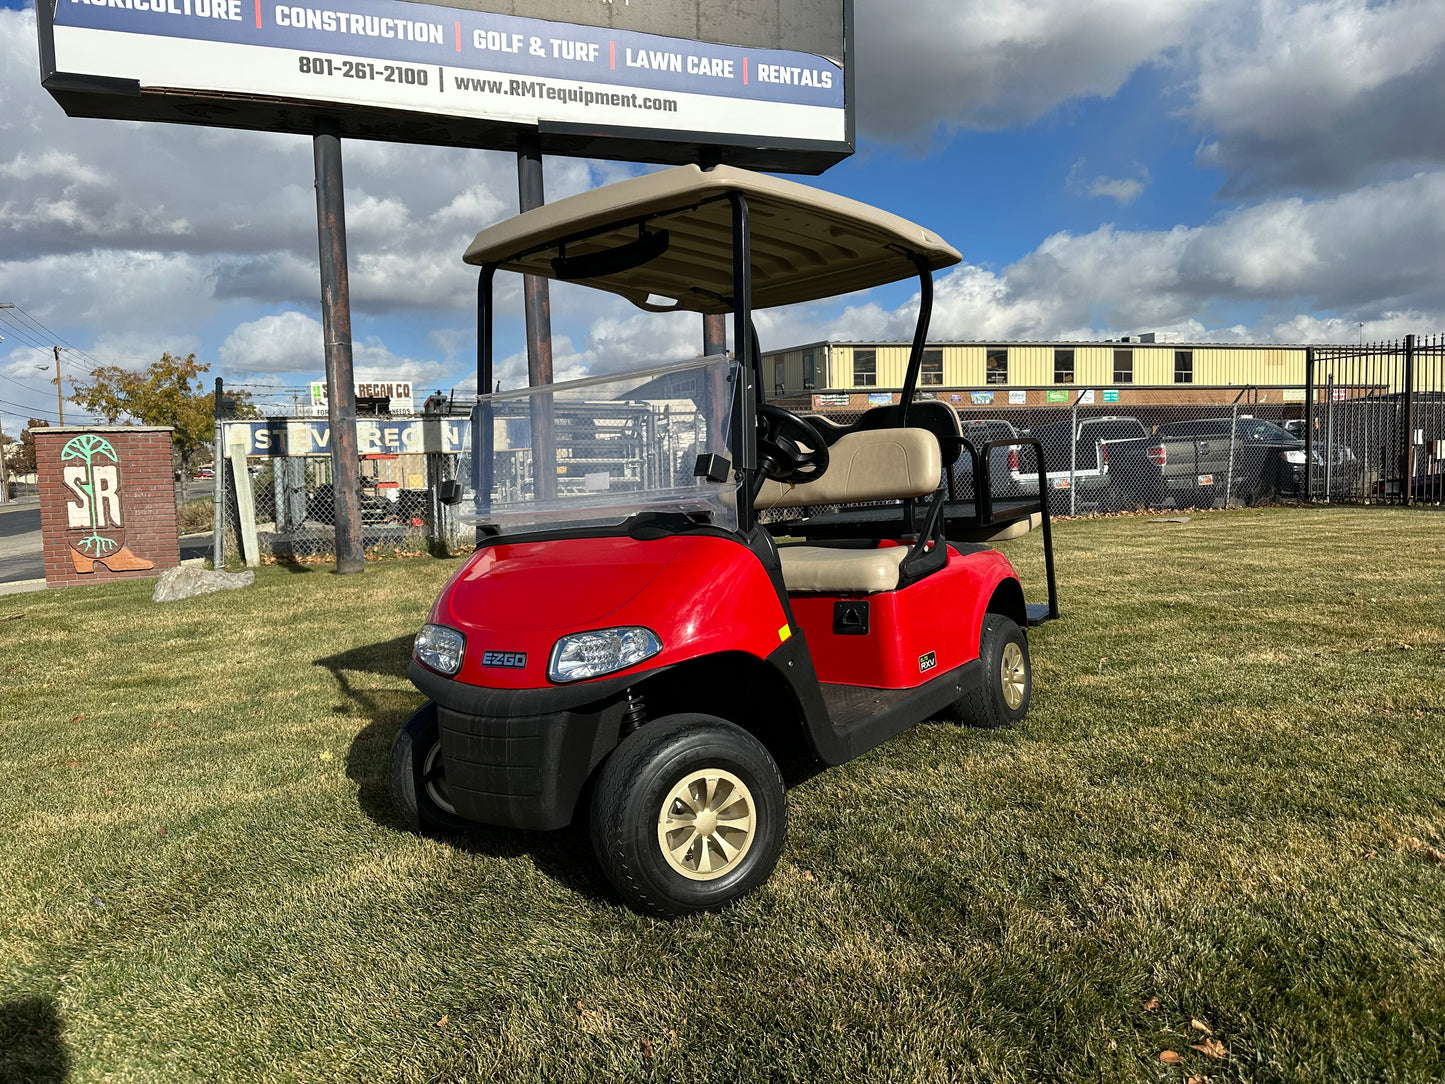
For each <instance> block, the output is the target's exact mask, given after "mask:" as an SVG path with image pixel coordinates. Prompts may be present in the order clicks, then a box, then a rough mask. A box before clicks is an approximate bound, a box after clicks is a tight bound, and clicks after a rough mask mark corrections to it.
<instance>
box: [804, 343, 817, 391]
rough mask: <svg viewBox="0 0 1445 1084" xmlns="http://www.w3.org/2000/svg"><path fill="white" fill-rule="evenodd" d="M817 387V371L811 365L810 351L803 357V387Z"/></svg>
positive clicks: (811, 354) (811, 355)
mask: <svg viewBox="0 0 1445 1084" xmlns="http://www.w3.org/2000/svg"><path fill="white" fill-rule="evenodd" d="M817 386H818V370H817V368H816V366H815V365H814V364H813V352H812V351H811V350H810V351H808V352H807V353H806V354H804V355H803V387H805V388H807V389H809V390H810V391H811V390H812V389H813V388H816V387H817Z"/></svg>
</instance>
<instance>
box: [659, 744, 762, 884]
mask: <svg viewBox="0 0 1445 1084" xmlns="http://www.w3.org/2000/svg"><path fill="white" fill-rule="evenodd" d="M756 834H757V806H756V803H754V801H753V793H752V791H750V790H748V788H747V785H746V784H744V783H743V781H742V780H741V779H739V778H738V777H737V776H735V775H733V773H732V772H729V771H724V770H723V769H722V768H701V769H699V770H698V771H695V772H689V773H688V774H687V775H685V776H683V777H682V779H680V780H679V781H678V783H677V785H676V786H675V787H673V788H672V790H670V791H668V793H667V797H666V798H664V799H663V800H662V809H661V810H660V811H659V812H658V815H657V843H658V846H660V847H661V848H662V857H663V858H665V859H667V864H668V865H669V866H671V867H672V868H673V869H674V870H675V871H676V872H678V873H680V874H682V875H683V876H684V877H686V878H688V879H689V880H693V881H712V880H716V879H717V878H718V877H721V876H722V875H723V874H725V873H728V872H730V871H731V870H733V869H735V868H737V865H738V863H739V862H741V861H742V860H743V856H744V855H746V854H747V853H748V848H749V847H751V846H752V845H753V837H754V836H755V835H756Z"/></svg>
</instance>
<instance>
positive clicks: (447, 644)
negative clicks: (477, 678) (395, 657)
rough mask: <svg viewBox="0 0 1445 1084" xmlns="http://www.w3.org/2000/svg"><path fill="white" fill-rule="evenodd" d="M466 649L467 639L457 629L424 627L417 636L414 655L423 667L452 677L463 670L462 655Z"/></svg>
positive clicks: (413, 649)
mask: <svg viewBox="0 0 1445 1084" xmlns="http://www.w3.org/2000/svg"><path fill="white" fill-rule="evenodd" d="M466 647H467V638H466V637H465V636H463V635H462V634H461V633H459V632H458V631H457V630H456V629H449V628H447V627H446V626H445V625H423V626H422V627H421V631H420V632H419V633H417V634H416V643H415V644H413V645H412V654H414V655H415V656H416V658H417V661H418V662H420V663H421V664H422V665H424V666H428V667H430V668H431V669H433V670H435V671H436V672H437V673H438V674H446V675H447V676H448V677H450V676H451V675H453V674H455V673H456V672H457V671H458V670H460V669H461V668H462V654H463V652H465V651H466Z"/></svg>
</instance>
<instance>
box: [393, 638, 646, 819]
mask: <svg viewBox="0 0 1445 1084" xmlns="http://www.w3.org/2000/svg"><path fill="white" fill-rule="evenodd" d="M407 674H408V676H410V678H411V680H412V684H414V685H415V686H416V687H417V688H418V689H420V690H421V691H422V692H423V693H424V694H426V695H427V696H428V697H430V698H431V699H432V700H434V701H436V705H437V721H438V723H439V724H440V730H441V743H442V756H443V758H444V761H445V765H446V776H447V791H448V793H449V795H450V797H451V800H452V804H453V805H454V806H455V807H456V811H457V813H458V815H460V816H462V817H466V818H467V819H469V820H474V821H479V822H481V823H482V824H494V825H499V826H501V827H505V828H532V829H542V830H546V829H553V828H561V827H563V826H565V825H567V824H568V823H570V822H571V820H572V815H573V812H574V810H575V809H576V806H577V798H578V796H579V795H580V794H581V793H582V787H583V785H584V784H585V783H586V782H587V777H588V776H589V775H591V774H592V771H593V769H594V768H596V767H597V765H599V764H601V763H602V761H603V760H604V759H605V758H606V756H607V754H608V753H610V752H612V750H613V748H614V747H615V746H616V745H617V742H618V737H619V733H620V729H621V724H622V715H623V712H624V711H625V710H626V708H627V695H626V694H627V689H628V688H629V687H630V686H632V685H634V684H636V683H637V682H639V681H641V680H643V679H644V678H645V677H646V676H647V675H645V674H632V675H629V676H627V677H625V678H621V679H611V680H605V681H591V682H584V683H583V684H581V685H565V686H560V687H558V688H549V689H485V688H481V687H479V686H476V685H467V684H464V683H463V682H460V681H454V680H452V679H451V678H445V677H442V676H441V675H440V674H436V673H433V672H432V671H430V670H428V669H427V668H426V667H424V666H422V665H421V664H420V663H418V662H417V661H416V660H415V659H413V660H412V662H411V665H410V667H409V668H408V670H407Z"/></svg>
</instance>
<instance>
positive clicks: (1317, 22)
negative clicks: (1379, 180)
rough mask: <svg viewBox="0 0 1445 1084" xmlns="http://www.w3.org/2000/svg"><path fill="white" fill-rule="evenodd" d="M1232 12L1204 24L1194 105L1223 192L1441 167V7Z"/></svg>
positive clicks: (1409, 3) (1270, 3) (1330, 185)
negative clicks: (1223, 179)
mask: <svg viewBox="0 0 1445 1084" xmlns="http://www.w3.org/2000/svg"><path fill="white" fill-rule="evenodd" d="M1229 15H1230V17H1229V18H1222V19H1218V20H1214V21H1211V22H1209V23H1207V24H1203V25H1204V27H1205V29H1206V31H1207V33H1206V35H1205V37H1204V39H1203V41H1202V44H1201V45H1200V47H1199V49H1198V76H1197V83H1196V85H1195V87H1194V91H1193V101H1192V104H1191V107H1190V114H1191V116H1192V118H1193V119H1194V121H1195V122H1196V123H1197V124H1198V125H1199V127H1200V128H1201V129H1202V130H1203V131H1204V132H1206V133H1207V139H1206V142H1205V143H1204V145H1203V146H1202V148H1201V150H1200V155H1199V157H1200V160H1201V162H1202V163H1203V164H1205V165H1209V166H1213V167H1216V168H1220V169H1223V170H1225V171H1227V173H1228V174H1229V175H1230V184H1229V186H1228V189H1227V190H1228V191H1231V192H1234V193H1258V192H1264V191H1270V190H1273V189H1276V188H1279V187H1297V188H1313V189H1340V188H1343V187H1346V186H1348V185H1350V184H1354V183H1357V182H1358V181H1359V180H1361V179H1363V178H1369V177H1371V176H1378V175H1381V174H1382V173H1388V171H1389V170H1390V169H1391V168H1398V167H1400V166H1402V165H1403V166H1405V167H1409V168H1417V167H1418V166H1419V165H1421V164H1427V163H1438V162H1441V161H1445V113H1442V110H1441V109H1440V108H1439V95H1440V88H1441V86H1442V85H1445V18H1442V13H1441V8H1440V3H1439V0H1235V2H1234V3H1233V4H1232V5H1231V10H1230V12H1229Z"/></svg>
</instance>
